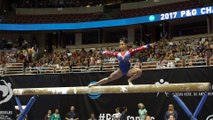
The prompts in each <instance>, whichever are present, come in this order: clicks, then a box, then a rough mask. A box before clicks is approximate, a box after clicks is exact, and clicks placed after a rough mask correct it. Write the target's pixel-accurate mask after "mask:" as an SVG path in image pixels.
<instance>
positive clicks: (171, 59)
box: [0, 35, 213, 75]
mask: <svg viewBox="0 0 213 120" xmlns="http://www.w3.org/2000/svg"><path fill="white" fill-rule="evenodd" d="M205 36H207V35H197V36H187V37H177V38H173V40H172V41H168V40H166V39H162V40H161V41H160V42H159V44H158V46H157V48H156V49H155V50H154V51H146V52H142V53H138V54H136V55H134V57H132V63H133V64H132V66H134V64H135V62H136V59H140V61H142V69H143V70H153V69H165V68H167V69H168V68H169V69H172V68H185V67H203V66H204V67H205V66H209V65H210V66H212V65H213V56H212V55H213V54H212V49H213V41H212V39H213V36H212V35H208V36H210V37H205ZM191 41H194V42H191ZM100 49H103V48H94V49H90V50H89V51H86V50H84V49H81V50H76V51H74V52H71V51H72V50H71V49H66V50H55V51H54V52H53V53H46V52H43V53H42V54H38V53H37V52H36V50H34V48H33V49H25V50H24V49H20V50H18V51H17V50H4V51H1V52H0V54H1V61H0V62H1V63H2V64H1V74H3V75H11V74H12V75H15V74H51V73H67V72H95V71H114V70H115V69H117V68H118V62H117V60H116V58H114V57H107V56H103V55H101V54H100V52H99V51H100ZM110 50H112V51H115V50H117V49H116V48H113V49H112V48H111V49H110ZM142 58H143V59H142Z"/></svg>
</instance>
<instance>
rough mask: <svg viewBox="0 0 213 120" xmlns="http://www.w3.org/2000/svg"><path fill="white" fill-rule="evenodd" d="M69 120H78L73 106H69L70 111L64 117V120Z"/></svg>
mask: <svg viewBox="0 0 213 120" xmlns="http://www.w3.org/2000/svg"><path fill="white" fill-rule="evenodd" d="M70 119H73V120H79V116H78V113H77V112H75V107H74V106H70V111H69V112H67V114H66V117H65V120H70Z"/></svg>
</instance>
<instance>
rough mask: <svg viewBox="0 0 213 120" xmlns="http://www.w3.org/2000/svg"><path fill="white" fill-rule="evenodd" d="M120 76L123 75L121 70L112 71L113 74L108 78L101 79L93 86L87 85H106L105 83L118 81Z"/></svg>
mask: <svg viewBox="0 0 213 120" xmlns="http://www.w3.org/2000/svg"><path fill="white" fill-rule="evenodd" d="M122 76H123V74H122V72H121V70H120V69H117V70H116V71H114V72H113V73H111V74H110V76H109V77H106V78H103V79H101V80H100V81H98V82H97V83H95V84H89V87H92V86H97V85H102V84H106V83H108V82H110V81H113V80H116V79H119V78H121V77H122Z"/></svg>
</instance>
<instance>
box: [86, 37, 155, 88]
mask: <svg viewBox="0 0 213 120" xmlns="http://www.w3.org/2000/svg"><path fill="white" fill-rule="evenodd" d="M127 43H128V41H127V38H125V37H122V38H121V39H120V43H119V50H120V52H110V51H103V52H102V54H103V55H108V56H115V57H117V59H118V62H119V68H118V69H117V70H116V71H114V72H113V73H111V74H110V76H109V77H106V78H103V79H101V80H100V81H98V82H96V83H92V84H89V87H92V86H97V85H102V84H106V83H108V82H110V81H113V80H116V79H119V78H121V77H122V76H127V77H129V79H128V83H129V85H130V86H131V85H133V84H132V81H133V80H135V79H137V78H138V77H140V76H141V74H142V70H141V69H139V68H134V67H133V68H130V65H131V63H130V58H131V56H132V55H133V54H134V53H136V52H139V51H142V50H146V49H149V48H153V47H154V45H155V43H152V44H148V45H144V46H141V47H138V48H135V49H131V50H128V48H127Z"/></svg>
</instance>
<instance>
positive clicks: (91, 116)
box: [88, 113, 97, 120]
mask: <svg viewBox="0 0 213 120" xmlns="http://www.w3.org/2000/svg"><path fill="white" fill-rule="evenodd" d="M88 120H97V119H96V118H95V113H91V114H90V118H89V119H88Z"/></svg>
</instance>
